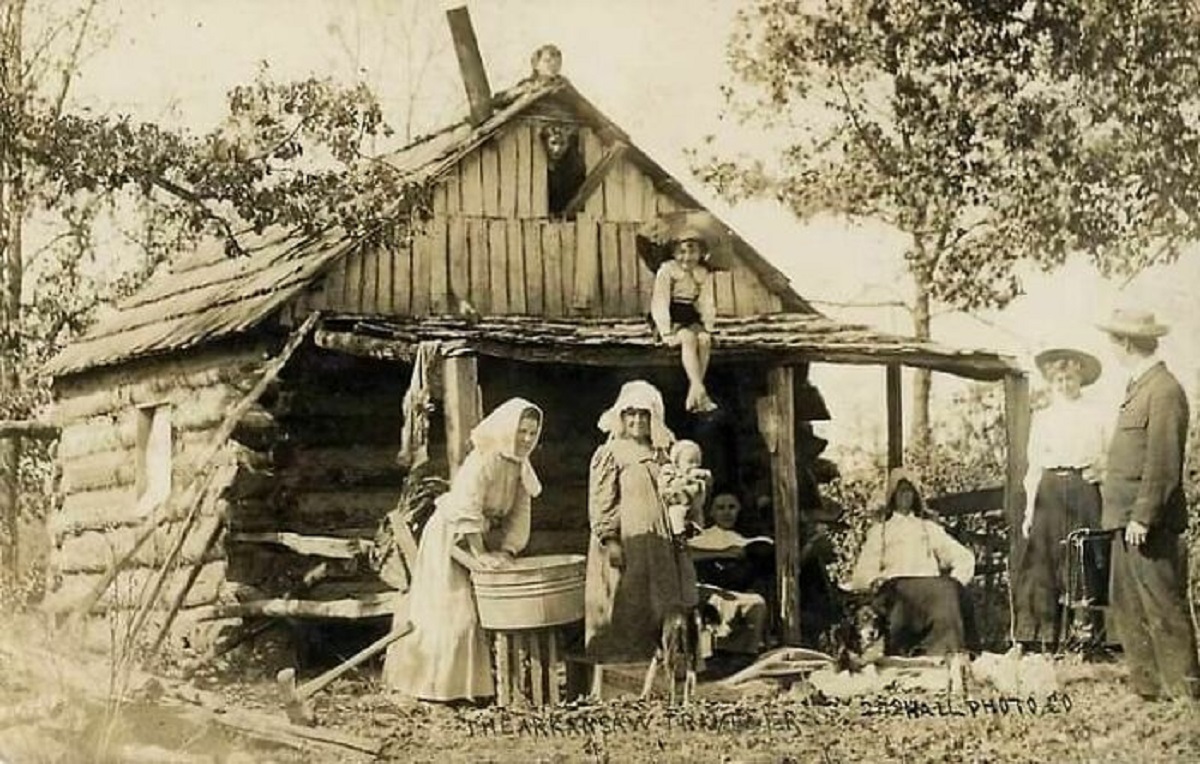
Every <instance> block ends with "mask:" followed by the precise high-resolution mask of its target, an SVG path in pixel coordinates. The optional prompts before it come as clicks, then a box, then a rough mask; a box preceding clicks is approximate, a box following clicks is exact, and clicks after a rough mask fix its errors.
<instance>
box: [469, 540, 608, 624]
mask: <svg viewBox="0 0 1200 764" xmlns="http://www.w3.org/2000/svg"><path fill="white" fill-rule="evenodd" d="M586 567H587V561H586V559H585V558H584V557H583V555H578V554H552V555H541V556H537V557H518V558H517V559H515V560H513V562H512V565H510V566H508V567H505V568H502V569H499V570H476V571H473V572H472V573H471V580H472V583H473V584H474V586H475V602H476V603H477V605H478V607H479V623H480V625H482V626H483V628H485V629H490V630H493V631H508V630H511V629H538V628H543V627H547V626H558V625H560V624H564V623H572V622H574V621H579V620H582V619H583V583H584V574H585V570H586Z"/></svg>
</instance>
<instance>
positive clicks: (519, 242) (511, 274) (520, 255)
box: [504, 219, 529, 315]
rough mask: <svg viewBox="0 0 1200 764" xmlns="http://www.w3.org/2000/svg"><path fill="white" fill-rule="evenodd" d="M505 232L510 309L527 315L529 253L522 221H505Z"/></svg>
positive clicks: (518, 313) (511, 311) (517, 313)
mask: <svg viewBox="0 0 1200 764" xmlns="http://www.w3.org/2000/svg"><path fill="white" fill-rule="evenodd" d="M504 234H505V236H506V237H507V238H508V246H507V249H508V274H507V275H508V310H509V312H510V313H515V314H516V315H526V314H528V313H529V301H528V298H527V295H526V293H525V268H526V264H525V261H526V258H527V257H528V255H527V253H526V252H525V237H524V235H523V234H522V232H521V221H520V220H515V219H509V220H507V221H505V223H504Z"/></svg>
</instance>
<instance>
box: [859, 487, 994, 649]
mask: <svg viewBox="0 0 1200 764" xmlns="http://www.w3.org/2000/svg"><path fill="white" fill-rule="evenodd" d="M917 486H918V483H917V480H916V477H915V476H914V475H913V474H912V473H910V472H909V471H907V470H904V469H895V470H892V472H891V474H890V475H889V476H888V492H887V501H886V503H885V505H884V507H883V510H882V511H883V518H882V520H881V521H880V522H877V523H875V524H874V525H872V526H871V527H870V529H868V531H867V538H866V541H865V542H864V543H863V548H862V551H861V552H860V554H859V558H858V562H857V564H856V565H855V568H854V572H853V575H852V577H851V580H850V583H849V586H848V588H849V589H851V590H852V591H869V592H872V593H873V594H874V603H873V604H874V607H875V609H876V611H877V612H878V613H879V614H880V616H881V617H882V619H883V621H884V624H885V627H884V632H885V636H884V641H885V649H886V652H887V654H889V655H953V654H957V653H962V652H965V651H966V648H967V645H966V630H965V627H964V612H963V599H964V593H965V588H964V587H965V586H966V584H967V583H968V582H969V581H970V580H971V577H972V576H973V575H974V574H975V555H974V554H972V552H971V550H969V549H967V548H966V547H964V546H963V545H962V544H960V543H958V542H957V541H955V540H954V539H953V538H952V537H951V536H950V534H948V533H947V532H946V530H945V529H944V528H943V527H942V526H941V525H939V524H938V523H937V522H935V521H933V520H930V519H927V518H926V517H924V511H925V510H924V502H923V500H922V498H921V494H920V491H919V490H918V487H917ZM947 571H948V575H947V574H946V572H947Z"/></svg>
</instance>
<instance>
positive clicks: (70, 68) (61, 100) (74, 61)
mask: <svg viewBox="0 0 1200 764" xmlns="http://www.w3.org/2000/svg"><path fill="white" fill-rule="evenodd" d="M98 2H99V0H88V4H87V6H86V7H84V9H83V15H82V16H81V18H80V20H79V30H78V32H76V34H75V44H74V45H73V46H71V53H70V54H69V55H68V56H67V58H66V59H65V60H64V61H63V62H62V63H61V64H60V70H61V72H62V82H61V84H60V86H59V89H58V97H57V98H56V99H54V110H53V113H54V118H55V119H58V117H59V116H61V115H62V110H63V104H65V103H66V100H67V93H68V92H69V91H70V89H71V78H72V77H73V76H74V73H75V69H76V67H77V66H79V58H80V52H81V51H82V50H83V41H84V40H85V39H86V38H87V33H88V27H89V26H90V25H91V21H92V13H93V12H94V11H95V10H96V5H97V3H98Z"/></svg>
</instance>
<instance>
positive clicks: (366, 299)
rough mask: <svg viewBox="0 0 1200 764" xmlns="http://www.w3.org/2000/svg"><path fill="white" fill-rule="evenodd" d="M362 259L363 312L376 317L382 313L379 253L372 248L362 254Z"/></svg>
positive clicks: (376, 249) (375, 248)
mask: <svg viewBox="0 0 1200 764" xmlns="http://www.w3.org/2000/svg"><path fill="white" fill-rule="evenodd" d="M362 259H363V312H364V313H367V314H370V315H374V316H377V315H379V314H381V313H383V309H382V305H381V304H382V302H383V300H382V298H381V296H380V293H379V252H378V248H377V247H372V248H371V249H370V250H369V251H365V252H363V254H362Z"/></svg>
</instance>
